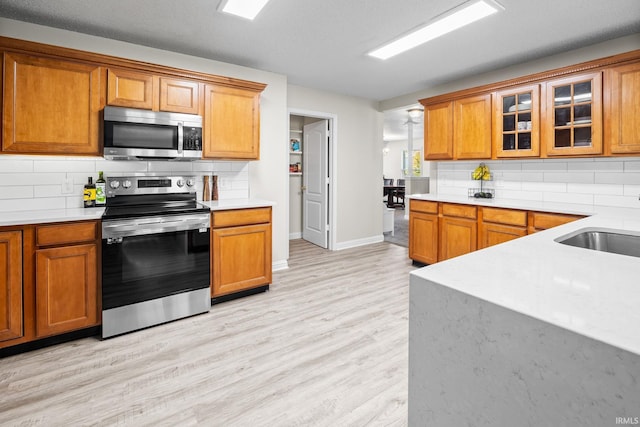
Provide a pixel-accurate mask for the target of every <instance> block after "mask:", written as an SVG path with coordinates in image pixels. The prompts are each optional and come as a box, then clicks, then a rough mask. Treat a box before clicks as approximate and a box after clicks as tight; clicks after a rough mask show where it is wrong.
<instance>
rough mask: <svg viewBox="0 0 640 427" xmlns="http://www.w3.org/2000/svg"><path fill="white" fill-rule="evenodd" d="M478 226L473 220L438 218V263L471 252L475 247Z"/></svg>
mask: <svg viewBox="0 0 640 427" xmlns="http://www.w3.org/2000/svg"><path fill="white" fill-rule="evenodd" d="M477 238H478V226H477V223H476V221H475V220H471V219H462V218H448V217H442V218H440V248H439V249H440V250H439V255H438V260H439V261H444V260H445V259H449V258H453V257H457V256H459V255H464V254H468V253H469V252H473V251H475V250H476V247H477V242H476V240H477Z"/></svg>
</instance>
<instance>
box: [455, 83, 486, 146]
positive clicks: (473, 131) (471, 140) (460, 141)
mask: <svg viewBox="0 0 640 427" xmlns="http://www.w3.org/2000/svg"><path fill="white" fill-rule="evenodd" d="M453 108H454V119H453V123H454V131H453V135H454V146H455V155H456V158H457V159H489V158H491V95H490V94H487V95H479V96H473V97H470V98H465V99H460V100H457V101H455V102H454V104H453Z"/></svg>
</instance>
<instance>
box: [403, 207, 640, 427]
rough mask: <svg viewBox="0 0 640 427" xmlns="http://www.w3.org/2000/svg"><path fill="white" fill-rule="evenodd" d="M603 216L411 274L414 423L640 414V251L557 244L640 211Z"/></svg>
mask: <svg viewBox="0 0 640 427" xmlns="http://www.w3.org/2000/svg"><path fill="white" fill-rule="evenodd" d="M484 203H486V202H484ZM489 203H495V202H493V201H492V202H489ZM554 210H556V209H554ZM587 210H588V209H587ZM556 211H557V210H556ZM576 213H582V214H587V213H588V212H585V210H583V209H581V210H580V211H579V212H576ZM592 213H593V215H592V216H590V217H588V218H584V219H581V220H578V221H575V222H572V223H569V224H565V225H562V226H559V227H555V228H552V229H549V230H546V231H543V232H539V233H535V234H532V235H529V236H526V237H522V238H519V239H515V240H512V241H509V242H506V243H503V244H500V245H496V246H492V247H489V248H486V249H483V250H480V251H476V252H472V253H470V254H468V255H464V256H460V257H457V258H452V259H449V260H447V261H443V262H439V263H437V264H433V265H430V266H428V267H424V268H422V269H419V270H416V271H414V272H413V273H411V278H410V309H409V425H412V426H418V425H487V426H489V425H491V426H495V425H536V426H537V425H554V426H574V425H575V426H578V425H579V426H604V425H616V423H618V424H621V423H624V421H625V420H626V421H627V423H628V421H634V420H638V418H636V417H640V409H639V408H640V287H639V286H640V258H636V257H631V256H625V255H617V254H611V253H605V252H598V251H593V250H589V249H582V248H576V247H573V246H567V245H563V244H560V243H558V242H556V241H555V240H556V239H558V238H560V237H562V236H565V235H568V234H570V233H573V232H576V231H577V230H579V229H582V228H605V229H614V230H627V231H629V232H630V233H632V234H636V235H640V209H616V208H607V209H593V212H592Z"/></svg>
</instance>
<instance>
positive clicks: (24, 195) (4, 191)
mask: <svg viewBox="0 0 640 427" xmlns="http://www.w3.org/2000/svg"><path fill="white" fill-rule="evenodd" d="M32 198H33V187H30V186H28V185H21V186H16V187H0V202H1V201H2V200H3V199H32Z"/></svg>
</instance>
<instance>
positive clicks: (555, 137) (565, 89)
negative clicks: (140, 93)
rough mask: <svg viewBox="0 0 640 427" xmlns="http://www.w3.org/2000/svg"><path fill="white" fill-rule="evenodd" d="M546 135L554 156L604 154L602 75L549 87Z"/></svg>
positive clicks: (553, 84) (564, 80)
mask: <svg viewBox="0 0 640 427" xmlns="http://www.w3.org/2000/svg"><path fill="white" fill-rule="evenodd" d="M544 123H545V132H544V134H543V138H544V140H545V141H546V144H547V154H548V155H550V156H563V155H583V154H601V153H602V74H601V73H593V74H586V75H581V76H576V77H569V78H565V79H559V80H553V81H550V82H548V83H547V84H546V111H545V118H544Z"/></svg>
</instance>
